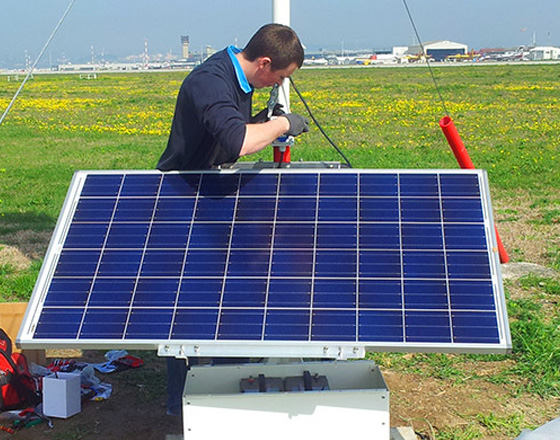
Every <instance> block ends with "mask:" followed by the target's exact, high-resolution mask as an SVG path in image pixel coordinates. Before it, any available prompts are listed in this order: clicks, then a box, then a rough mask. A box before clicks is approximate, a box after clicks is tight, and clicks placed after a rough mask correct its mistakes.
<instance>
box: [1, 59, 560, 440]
mask: <svg viewBox="0 0 560 440" xmlns="http://www.w3.org/2000/svg"><path fill="white" fill-rule="evenodd" d="M435 75H436V77H437V79H438V82H439V84H440V87H441V92H442V95H443V98H444V100H445V106H446V108H447V110H448V111H449V113H450V115H451V117H452V118H453V119H454V121H455V125H456V126H457V128H458V130H459V133H460V134H461V135H462V138H463V140H464V142H465V144H466V146H467V148H468V149H469V151H470V153H471V157H472V160H473V162H474V164H475V165H476V166H477V167H478V168H484V169H486V170H487V171H488V174H489V179H490V187H491V193H492V198H493V204H494V211H495V217H496V219H497V223H498V228H499V229H500V232H501V235H502V238H503V239H504V242H505V244H506V247H507V248H508V251H509V254H510V256H511V258H512V261H517V262H519V261H527V262H531V263H537V264H540V265H542V266H545V267H547V268H549V269H553V270H555V271H557V272H558V271H560V229H559V227H560V166H559V163H560V117H558V109H559V107H560V65H556V64H547V63H543V64H539V65H516V66H506V65H503V66H494V65H492V66H462V67H445V68H437V69H435ZM183 77H184V73H183V72H174V73H151V74H108V73H107V74H103V73H102V74H100V75H99V76H98V79H96V80H84V79H80V78H79V75H78V74H73V75H36V76H35V77H34V79H32V80H30V82H29V83H28V85H27V86H26V88H25V89H24V91H23V93H22V95H21V96H20V98H19V100H18V101H17V103H16V105H15V106H14V108H13V110H12V111H11V113H10V114H9V116H8V117H7V119H6V120H5V122H4V123H3V125H2V126H0V251H1V250H2V249H3V250H4V253H3V254H2V253H0V256H1V255H4V259H0V300H2V301H13V300H26V299H28V298H29V295H30V293H31V290H32V288H33V284H34V281H35V278H36V276H37V272H38V270H39V267H40V264H41V259H42V256H43V254H44V251H45V249H46V246H47V243H48V238H49V235H50V233H51V232H52V230H53V228H54V225H55V223H56V219H57V216H58V213H59V211H60V208H61V206H62V203H63V201H64V197H65V194H66V190H67V188H68V185H69V182H70V179H71V177H72V174H73V173H74V171H76V170H79V169H152V168H154V167H155V164H156V162H157V159H158V158H159V156H160V154H161V152H162V151H163V149H164V147H165V144H166V140H167V134H168V129H169V125H170V121H171V117H172V114H173V109H174V105H175V98H176V94H177V91H178V88H179V86H180V83H181V81H182V79H183ZM294 80H295V82H296V85H297V86H298V88H299V89H300V90H301V91H302V92H303V95H304V97H305V99H306V100H307V101H308V103H309V105H310V107H311V108H312V110H313V111H314V114H315V116H316V118H317V119H318V120H319V121H320V122H321V124H322V125H323V127H324V129H325V130H326V131H327V132H328V133H329V134H330V135H331V137H332V138H333V139H334V140H335V141H336V142H337V143H338V145H339V146H340V148H341V149H342V150H343V151H344V153H345V154H346V155H347V156H348V158H349V159H350V161H351V162H352V164H353V166H354V167H356V168H456V167H457V165H456V161H455V159H454V157H453V155H452V153H451V152H450V150H449V147H448V146H447V143H446V140H445V138H444V136H443V134H442V132H441V130H440V128H439V126H438V121H439V119H441V117H443V116H444V111H443V108H442V104H441V103H440V102H439V100H438V98H437V94H436V92H435V90H434V86H433V84H432V81H431V78H430V76H429V73H428V71H427V70H426V69H425V68H423V67H414V68H362V69H317V70H315V69H314V70H302V71H300V72H297V73H296V74H295V75H294ZM17 87H18V84H17V83H14V82H8V81H7V80H6V78H5V77H1V76H0V110H1V111H3V109H4V108H6V106H7V105H8V103H9V101H10V99H11V97H12V95H13V94H14V93H15V91H16V89H17ZM266 99H267V93H266V91H262V92H258V93H257V94H256V95H255V99H254V103H255V106H254V107H255V112H256V111H257V110H260V109H261V108H263V107H264V106H265V103H266ZM292 111H294V112H298V113H304V112H305V110H304V108H303V105H302V104H301V103H300V102H298V100H297V97H296V96H295V94H293V95H292ZM271 155H272V154H271V151H269V150H266V151H264V152H263V153H261V154H259V155H258V156H257V158H259V157H262V158H264V159H265V160H269V159H270V157H271ZM300 158H301V159H303V160H340V159H339V157H337V153H336V152H335V151H334V149H332V148H331V147H330V146H329V145H328V144H327V142H326V141H325V140H324V139H323V138H322V136H321V134H320V133H319V131H318V130H317V129H316V127H312V130H311V131H310V133H308V134H306V135H304V136H302V137H301V138H298V139H297V142H296V145H295V147H294V149H293V151H292V160H299V159H300ZM250 160H255V157H251V158H250ZM8 250H10V251H11V252H12V253H8V252H7V251H8ZM6 255H8V257H6ZM14 255H15V257H13V256H14ZM10 256H12V257H13V258H12V259H10ZM16 257H17V258H16ZM18 258H19V259H18ZM20 263H21V264H20ZM505 287H506V292H507V295H508V298H509V301H508V302H509V304H508V307H509V314H510V320H511V327H512V333H513V339H514V353H513V355H512V356H507V357H506V356H472V355H470V356H467V355H460V356H459V355H455V356H444V355H425V354H418V355H395V354H384V355H379V354H375V355H374V354H372V355H371V356H372V357H374V358H375V359H376V361H377V362H378V363H380V364H381V365H382V366H383V367H385V368H387V369H390V370H391V371H397V372H401V373H410V374H417V375H419V376H422V377H434V376H435V377H440V378H441V379H442V380H448V381H452V382H453V383H466V384H467V385H468V384H469V383H470V382H469V381H472V380H483V381H486V382H487V383H492V384H499V385H500V386H502V387H503V388H504V389H506V390H507V392H508V395H509V396H511V398H512V399H518V398H521V397H522V396H538V397H539V398H542V399H544V400H543V402H545V404H544V406H545V407H546V408H543V409H542V411H540V412H538V411H537V412H538V415H534V416H530V415H527V414H523V413H513V416H514V417H513V418H511V417H510V416H509V415H507V414H503V413H501V412H500V411H498V410H496V411H495V412H492V413H491V414H477V413H475V414H473V415H468V416H466V415H465V416H464V418H463V419H464V421H465V423H464V424H462V425H461V424H460V425H458V426H439V427H437V426H436V430H435V431H436V432H435V433H436V438H437V439H440V440H447V439H462V440H466V439H474V438H492V439H505V438H513V437H514V436H515V435H518V432H519V431H520V430H521V429H522V428H524V427H528V426H532V425H534V424H535V423H540V422H541V421H542V419H543V418H544V417H546V414H549V413H550V408H551V407H552V406H555V407H558V399H559V397H560V328H559V322H560V306H559V302H560V284H559V282H558V278H557V277H554V276H550V277H549V276H535V275H530V276H527V277H524V278H522V279H520V280H515V281H509V282H506V286H505ZM482 363H484V365H490V366H491V367H488V369H487V370H488V372H487V373H485V374H482V373H481V372H480V371H477V370H476V369H474V370H473V365H475V364H476V365H480V364H482ZM547 411H548V412H547ZM508 417H510V418H508ZM539 417H540V418H539ZM511 426H514V428H513V429H514V430H516V429H517V433H515V432H514V433H512V432H510V431H511V429H512V428H511ZM518 428H519V429H518Z"/></svg>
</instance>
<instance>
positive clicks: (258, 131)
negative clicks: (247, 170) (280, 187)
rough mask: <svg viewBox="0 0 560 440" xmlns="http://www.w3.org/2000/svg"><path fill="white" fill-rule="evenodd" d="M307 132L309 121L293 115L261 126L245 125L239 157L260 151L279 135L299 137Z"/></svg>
mask: <svg viewBox="0 0 560 440" xmlns="http://www.w3.org/2000/svg"><path fill="white" fill-rule="evenodd" d="M306 131H309V121H308V120H307V119H306V118H304V117H303V116H300V115H297V114H295V113H289V114H284V115H282V116H279V117H277V118H275V119H272V120H271V121H268V122H264V123H261V124H247V125H246V126H245V137H244V139H243V144H242V145H241V150H240V152H239V156H240V157H241V156H247V155H249V154H253V153H256V152H257V151H260V150H262V149H263V148H264V147H266V146H267V145H270V144H271V143H272V141H274V140H275V139H276V138H278V137H279V136H281V135H286V136H299V135H300V134H301V133H304V132H306Z"/></svg>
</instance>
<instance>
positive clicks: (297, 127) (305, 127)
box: [282, 113, 309, 136]
mask: <svg viewBox="0 0 560 440" xmlns="http://www.w3.org/2000/svg"><path fill="white" fill-rule="evenodd" d="M282 116H283V117H285V118H286V119H287V120H288V122H289V123H290V128H289V129H288V131H286V132H285V133H284V134H285V135H287V136H299V135H300V134H302V133H306V132H308V131H309V120H308V119H307V118H304V117H303V116H301V115H298V114H296V113H287V114H285V115H282Z"/></svg>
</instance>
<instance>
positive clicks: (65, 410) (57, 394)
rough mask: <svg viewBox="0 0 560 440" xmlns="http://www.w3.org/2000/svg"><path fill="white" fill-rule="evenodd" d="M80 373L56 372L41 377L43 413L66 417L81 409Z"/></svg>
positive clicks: (50, 415)
mask: <svg viewBox="0 0 560 440" xmlns="http://www.w3.org/2000/svg"><path fill="white" fill-rule="evenodd" d="M81 399H82V395H81V387H80V374H76V373H57V374H56V376H55V375H51V376H47V377H44V378H43V413H44V414H45V415H46V416H49V417H60V418H62V419H66V418H68V417H71V416H73V415H74V414H78V413H79V412H80V411H81V410H82V400H81Z"/></svg>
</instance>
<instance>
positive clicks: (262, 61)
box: [257, 57, 272, 69]
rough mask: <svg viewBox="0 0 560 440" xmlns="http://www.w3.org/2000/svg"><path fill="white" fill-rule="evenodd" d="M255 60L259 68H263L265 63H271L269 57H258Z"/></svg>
mask: <svg viewBox="0 0 560 440" xmlns="http://www.w3.org/2000/svg"><path fill="white" fill-rule="evenodd" d="M257 62H258V66H259V69H264V68H265V67H266V66H267V65H270V64H271V63H272V60H271V59H270V57H259V58H258V60H257Z"/></svg>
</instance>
